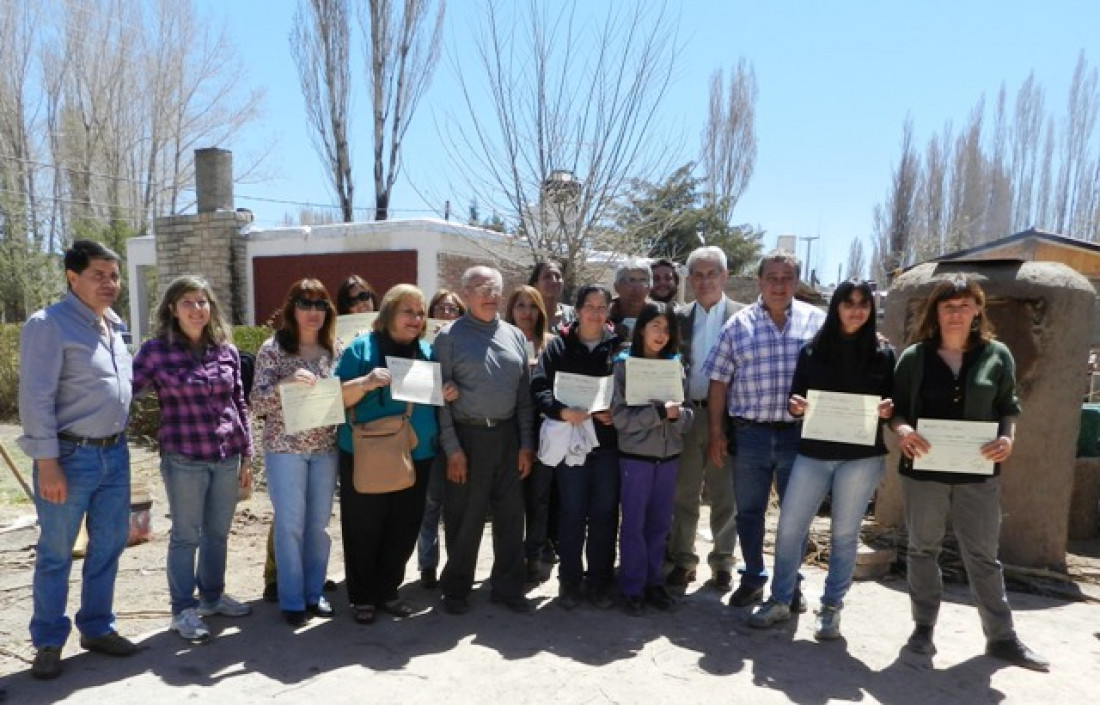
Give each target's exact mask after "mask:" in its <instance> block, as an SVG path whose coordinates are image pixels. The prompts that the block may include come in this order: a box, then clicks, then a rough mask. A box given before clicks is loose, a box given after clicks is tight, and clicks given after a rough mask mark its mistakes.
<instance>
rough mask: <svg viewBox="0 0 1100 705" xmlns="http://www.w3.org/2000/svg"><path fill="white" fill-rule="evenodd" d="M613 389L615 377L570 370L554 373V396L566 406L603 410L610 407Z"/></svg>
mask: <svg viewBox="0 0 1100 705" xmlns="http://www.w3.org/2000/svg"><path fill="white" fill-rule="evenodd" d="M614 391H615V378H614V377H612V376H611V375H608V376H606V377H589V376H588V375H578V374H574V373H572V372H559V373H557V374H556V375H554V398H555V399H557V400H558V401H560V402H561V403H562V404H565V405H566V406H574V407H578V408H580V409H587V410H588V411H604V410H606V409H610V408H611V395H612V393H613V392H614Z"/></svg>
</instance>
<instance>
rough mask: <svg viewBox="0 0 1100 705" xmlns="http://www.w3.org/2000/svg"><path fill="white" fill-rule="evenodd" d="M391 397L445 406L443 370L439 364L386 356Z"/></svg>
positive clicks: (416, 402) (415, 402)
mask: <svg viewBox="0 0 1100 705" xmlns="http://www.w3.org/2000/svg"><path fill="white" fill-rule="evenodd" d="M386 367H388V368H389V370H390V395H391V396H393V398H394V399H398V400H400V401H411V402H412V403H414V404H431V405H433V406H443V370H442V368H441V367H440V366H439V363H438V362H428V361H426V360H410V359H408V358H405V357H390V356H388V355H387V356H386Z"/></svg>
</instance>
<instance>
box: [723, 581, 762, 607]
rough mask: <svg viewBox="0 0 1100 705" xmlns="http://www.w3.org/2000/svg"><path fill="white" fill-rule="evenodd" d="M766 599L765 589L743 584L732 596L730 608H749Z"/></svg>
mask: <svg viewBox="0 0 1100 705" xmlns="http://www.w3.org/2000/svg"><path fill="white" fill-rule="evenodd" d="M762 599H764V588H760V587H753V586H752V585H746V584H744V583H741V584H740V585H738V586H737V589H736V590H734V591H733V594H732V595H730V599H729V606H730V607H748V606H749V605H754V604H756V603H757V602H760V601H761V600H762Z"/></svg>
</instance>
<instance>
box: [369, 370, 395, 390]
mask: <svg viewBox="0 0 1100 705" xmlns="http://www.w3.org/2000/svg"><path fill="white" fill-rule="evenodd" d="M389 384H390V371H389V370H387V369H386V368H385V367H375V368H374V369H373V370H371V371H370V373H369V374H368V375H367V376H365V377H363V389H366V390H367V391H368V392H369V391H370V390H372V389H378V388H379V387H387V386H389Z"/></svg>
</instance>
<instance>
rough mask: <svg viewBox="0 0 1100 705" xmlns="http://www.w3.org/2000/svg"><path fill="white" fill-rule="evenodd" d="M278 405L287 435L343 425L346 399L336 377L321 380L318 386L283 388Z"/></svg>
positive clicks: (294, 383) (290, 386)
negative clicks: (280, 404)
mask: <svg viewBox="0 0 1100 705" xmlns="http://www.w3.org/2000/svg"><path fill="white" fill-rule="evenodd" d="M279 401H280V402H281V403H282V405H283V425H284V426H286V432H287V433H301V432H302V431H308V430H309V429H311V428H321V427H323V426H336V425H338V424H342V423H344V397H343V395H342V394H341V393H340V380H339V378H337V377H330V378H328V379H319V380H317V383H316V384H303V383H301V382H289V383H287V384H280V385H279Z"/></svg>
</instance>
